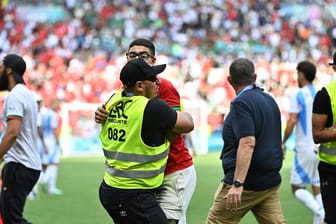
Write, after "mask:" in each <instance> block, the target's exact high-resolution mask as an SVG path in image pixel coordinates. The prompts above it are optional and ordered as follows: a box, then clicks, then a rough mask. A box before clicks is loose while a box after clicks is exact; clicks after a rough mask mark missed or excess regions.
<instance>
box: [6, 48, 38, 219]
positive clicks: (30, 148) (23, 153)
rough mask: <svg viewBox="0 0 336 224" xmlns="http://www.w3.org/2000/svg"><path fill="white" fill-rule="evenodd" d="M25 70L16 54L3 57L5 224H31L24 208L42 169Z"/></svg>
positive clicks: (31, 94) (33, 100)
mask: <svg viewBox="0 0 336 224" xmlns="http://www.w3.org/2000/svg"><path fill="white" fill-rule="evenodd" d="M25 71H26V63H25V61H24V60H23V58H22V57H21V56H19V55H16V54H8V55H7V56H5V57H4V58H3V60H2V63H1V65H0V90H8V91H9V93H8V95H7V96H6V98H5V102H4V106H3V112H2V120H1V121H2V127H3V133H2V140H1V143H0V161H2V160H4V161H5V165H4V167H3V169H2V188H1V196H0V211H1V214H2V218H3V222H4V223H5V224H10V223H22V224H23V223H30V222H28V221H27V220H26V219H25V218H23V209H24V206H25V202H26V199H27V196H28V194H29V192H30V191H31V190H32V189H33V186H34V185H35V183H36V182H37V180H38V178H39V176H40V172H41V169H42V165H41V159H40V156H39V151H38V147H37V138H38V134H37V124H36V120H37V119H36V118H37V103H36V101H35V98H34V95H33V93H32V92H31V91H30V90H29V89H28V88H27V87H26V86H25V85H24V84H25V82H24V80H23V74H24V72H25Z"/></svg>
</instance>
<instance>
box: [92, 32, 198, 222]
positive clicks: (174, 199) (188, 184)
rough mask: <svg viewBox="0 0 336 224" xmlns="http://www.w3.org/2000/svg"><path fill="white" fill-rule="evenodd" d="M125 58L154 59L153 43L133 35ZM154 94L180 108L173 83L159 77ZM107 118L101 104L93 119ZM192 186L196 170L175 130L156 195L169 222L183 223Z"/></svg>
mask: <svg viewBox="0 0 336 224" xmlns="http://www.w3.org/2000/svg"><path fill="white" fill-rule="evenodd" d="M126 57H127V60H128V61H130V60H133V59H135V58H138V57H141V58H143V59H144V60H145V61H146V62H147V63H148V64H151V65H153V64H154V63H155V61H156V58H155V47H154V44H153V43H152V42H151V41H149V40H147V39H141V38H140V39H136V40H134V41H133V42H131V43H130V45H129V48H128V52H127V53H126ZM159 80H160V85H159V90H158V96H159V97H160V98H161V99H163V100H164V101H166V102H167V103H168V104H169V105H170V106H171V107H173V108H174V109H176V110H180V109H181V102H180V101H181V99H180V95H179V93H178V92H177V90H176V88H175V87H174V86H173V84H172V83H171V82H170V81H168V80H166V79H163V78H159ZM106 118H107V114H106V111H105V109H104V106H101V107H99V108H98V109H97V110H96V112H95V121H96V122H97V123H103V122H104V121H105V120H106ZM195 187H196V170H195V167H194V165H193V161H192V156H191V155H190V153H189V150H188V148H187V147H186V145H185V141H184V138H183V136H182V135H181V134H179V135H178V136H177V137H176V138H175V139H174V140H172V141H171V145H170V151H169V157H168V161H167V166H166V169H165V177H164V181H163V184H162V186H161V187H160V189H159V191H158V196H157V199H158V201H159V203H160V206H161V208H162V209H163V211H164V213H165V214H166V216H167V219H168V220H169V223H170V224H186V223H187V220H186V211H187V209H188V206H189V203H190V200H191V198H192V195H193V193H194V191H195Z"/></svg>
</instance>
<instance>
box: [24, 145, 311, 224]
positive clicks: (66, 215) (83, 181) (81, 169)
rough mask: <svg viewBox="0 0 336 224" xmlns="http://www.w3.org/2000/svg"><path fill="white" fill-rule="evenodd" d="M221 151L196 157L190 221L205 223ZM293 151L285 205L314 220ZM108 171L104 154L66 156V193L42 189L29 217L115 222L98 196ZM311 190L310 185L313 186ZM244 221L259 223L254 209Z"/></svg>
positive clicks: (300, 219) (70, 223)
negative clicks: (295, 184)
mask: <svg viewBox="0 0 336 224" xmlns="http://www.w3.org/2000/svg"><path fill="white" fill-rule="evenodd" d="M218 156H219V152H212V153H209V154H207V155H199V156H197V157H196V158H194V163H195V166H196V171H197V177H198V180H197V187H196V192H195V193H194V196H193V199H192V201H191V204H190V207H189V211H188V217H187V219H188V223H189V224H204V223H205V219H206V216H207V214H208V210H209V208H210V206H211V204H212V200H213V196H214V192H215V190H216V189H217V186H218V184H219V181H220V179H221V178H222V171H221V167H220V160H219V159H218ZM292 160H293V152H291V151H290V152H288V153H287V158H286V160H285V161H284V165H283V168H282V171H281V172H282V178H283V181H282V184H281V189H280V195H281V202H282V208H283V211H284V215H285V217H286V219H287V223H288V224H297V223H312V219H313V214H312V213H311V212H310V210H308V209H307V208H306V207H305V206H304V205H302V204H301V203H300V202H298V201H297V200H296V199H295V198H294V196H293V195H292V193H291V190H290V184H289V175H290V168H291V164H292ZM103 173H104V159H103V158H102V157H93V158H88V157H82V158H63V159H62V161H61V165H60V170H59V179H58V186H59V188H61V189H62V190H63V191H64V195H61V196H54V195H47V194H44V193H43V192H42V191H41V189H39V199H38V200H33V201H29V200H28V201H27V203H26V208H25V211H24V213H25V217H26V218H28V219H29V221H31V222H32V223H34V224H45V223H48V224H106V223H113V222H112V220H111V219H110V218H109V216H108V215H107V213H106V212H105V210H104V209H103V207H102V206H101V204H100V202H99V199H98V187H99V185H100V182H101V180H102V177H103ZM309 190H310V189H309ZM240 223H242V224H255V223H257V222H256V221H255V218H254V217H253V215H252V214H251V213H249V214H248V215H247V216H245V217H244V219H243V220H242V221H241V222H240Z"/></svg>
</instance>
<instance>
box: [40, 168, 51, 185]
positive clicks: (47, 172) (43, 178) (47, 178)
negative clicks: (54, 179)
mask: <svg viewBox="0 0 336 224" xmlns="http://www.w3.org/2000/svg"><path fill="white" fill-rule="evenodd" d="M49 181H50V169H49V166H47V168H46V170H45V171H44V172H43V173H42V175H41V178H40V182H41V183H42V184H46V183H49Z"/></svg>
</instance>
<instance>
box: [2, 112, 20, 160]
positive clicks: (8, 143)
mask: <svg viewBox="0 0 336 224" xmlns="http://www.w3.org/2000/svg"><path fill="white" fill-rule="evenodd" d="M21 125H22V119H21V118H18V117H8V118H7V129H6V132H5V134H4V136H3V138H2V141H1V143H0V161H2V159H3V156H4V155H5V154H6V153H7V152H8V150H9V149H10V148H11V147H12V145H13V144H14V142H15V140H16V138H17V137H18V135H19V134H20V130H21Z"/></svg>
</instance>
